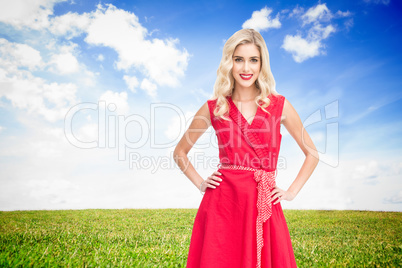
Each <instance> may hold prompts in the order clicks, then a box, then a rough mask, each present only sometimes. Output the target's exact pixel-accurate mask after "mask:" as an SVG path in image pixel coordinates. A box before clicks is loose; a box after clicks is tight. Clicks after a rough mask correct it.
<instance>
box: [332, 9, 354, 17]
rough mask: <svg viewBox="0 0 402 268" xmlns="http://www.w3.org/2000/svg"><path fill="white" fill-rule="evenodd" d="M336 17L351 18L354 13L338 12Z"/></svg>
mask: <svg viewBox="0 0 402 268" xmlns="http://www.w3.org/2000/svg"><path fill="white" fill-rule="evenodd" d="M335 16H336V17H349V16H352V12H350V11H349V10H348V11H340V10H338V11H337V12H336V13H335Z"/></svg>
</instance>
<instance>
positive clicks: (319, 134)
mask: <svg viewBox="0 0 402 268" xmlns="http://www.w3.org/2000/svg"><path fill="white" fill-rule="evenodd" d="M0 10H1V11H0V159H1V162H0V210H19V209H21V210H25V209H80V208H166V207H179V208H180V207H183V208H184V207H192V208H197V207H198V205H199V202H200V201H201V199H202V196H201V195H200V194H199V192H198V190H197V188H196V187H195V186H194V185H193V184H192V183H191V182H190V181H189V180H188V179H187V178H186V177H185V176H184V175H183V174H182V173H181V172H180V170H179V169H178V168H177V167H176V166H175V164H174V162H173V160H172V158H171V154H172V151H173V149H174V146H175V144H177V142H178V140H179V139H180V137H181V135H182V134H183V133H184V131H185V129H186V128H187V127H188V125H189V123H190V122H191V118H192V116H193V115H194V114H195V113H196V111H197V110H198V109H199V108H200V107H201V105H202V104H203V103H205V101H206V100H207V99H208V98H209V97H210V96H211V94H212V89H213V85H214V82H215V78H216V70H217V68H218V65H219V62H220V59H221V56H222V47H223V45H224V43H225V41H226V40H227V39H228V38H229V37H230V36H231V35H232V34H233V33H234V32H236V31H237V30H239V29H241V28H242V27H252V28H255V29H257V30H258V31H259V32H260V33H261V34H262V36H263V37H264V39H265V41H266V43H267V46H268V50H269V53H270V62H271V69H272V72H273V74H274V77H275V80H276V87H277V91H278V92H279V93H280V94H282V95H284V96H285V97H286V98H287V99H288V100H289V101H290V102H291V103H292V105H293V106H294V107H295V108H296V110H297V111H298V113H299V115H300V117H301V119H302V121H303V122H304V124H305V127H306V129H307V131H308V132H309V133H310V135H311V137H312V139H313V141H314V142H315V144H316V146H317V149H318V150H319V151H320V152H321V157H320V159H321V161H320V163H319V165H318V167H317V169H316V171H315V172H314V174H313V175H312V177H311V178H310V180H309V181H308V182H307V184H306V185H305V187H304V188H303V189H302V191H301V192H300V194H299V195H298V196H297V198H296V199H295V200H294V201H292V202H286V201H284V202H282V203H283V206H284V208H291V209H362V210H393V211H402V180H401V179H402V157H401V153H400V152H401V151H402V150H401V149H402V142H401V139H400V137H401V134H402V133H401V132H402V121H401V119H400V118H401V109H400V107H401V104H402V91H401V89H400V87H401V85H402V79H401V76H400V74H401V73H402V72H401V71H402V68H401V66H402V64H401V60H402V53H400V49H399V44H400V43H401V41H402V37H401V35H400V29H401V28H402V21H401V20H400V19H398V18H399V17H400V16H401V15H402V4H401V3H400V1H395V0H358V1H328V2H325V1H252V2H251V3H250V2H249V1H194V2H192V1H105V2H98V1H79V0H74V1H57V0H41V1H36V3H30V2H25V1H22V0H20V1H13V2H12V3H10V2H9V1H0ZM102 105H103V106H102ZM107 105H109V106H107ZM113 105H114V107H113ZM77 107H80V108H81V109H78V108H77ZM102 107H108V108H106V110H105V108H102ZM113 108H116V109H113ZM74 109H77V110H74ZM72 111H76V113H73V112H72ZM102 115H103V116H102ZM281 132H282V134H283V140H282V147H281V162H280V163H281V166H280V167H278V169H279V175H278V180H277V181H278V185H279V186H280V187H282V188H287V187H288V186H289V185H290V184H291V182H292V181H293V179H294V178H295V176H296V175H297V172H298V170H299V168H300V167H301V164H302V161H303V154H302V152H301V150H300V148H298V146H297V144H296V143H295V142H294V140H293V139H292V138H291V137H290V135H289V134H288V133H287V131H286V129H285V128H284V127H282V129H281ZM214 145H216V140H214V133H213V130H212V129H211V128H210V129H209V130H208V131H207V132H206V133H205V134H204V135H203V136H202V138H201V139H200V141H199V142H197V144H196V145H195V147H194V148H193V149H192V150H191V152H190V154H189V156H190V157H191V159H192V163H193V165H195V166H196V169H197V171H199V173H200V174H201V175H202V176H203V177H204V178H206V177H207V176H208V175H209V174H211V173H212V172H213V170H214V168H215V167H216V163H215V162H216V160H217V153H218V151H217V148H216V146H214Z"/></svg>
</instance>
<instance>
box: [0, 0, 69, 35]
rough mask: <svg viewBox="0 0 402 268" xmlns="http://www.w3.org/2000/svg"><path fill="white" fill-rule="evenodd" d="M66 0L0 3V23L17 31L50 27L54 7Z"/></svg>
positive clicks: (20, 0)
mask: <svg viewBox="0 0 402 268" xmlns="http://www.w3.org/2000/svg"><path fill="white" fill-rule="evenodd" d="M63 1H66V0H36V1H25V0H14V1H0V22H4V23H7V24H10V25H12V26H14V27H16V28H17V29H20V28H23V27H28V28H31V29H36V30H40V29H43V28H45V27H48V26H49V24H50V23H49V18H48V17H49V15H52V14H53V6H54V5H55V4H56V3H58V2H63Z"/></svg>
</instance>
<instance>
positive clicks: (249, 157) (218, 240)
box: [187, 95, 297, 268]
mask: <svg viewBox="0 0 402 268" xmlns="http://www.w3.org/2000/svg"><path fill="white" fill-rule="evenodd" d="M268 97H269V98H270V100H271V103H270V105H269V106H268V107H267V108H265V109H266V110H267V111H268V112H269V114H268V113H266V112H265V111H263V110H262V109H261V108H260V107H258V109H257V113H256V115H255V117H254V119H253V122H252V123H251V124H249V123H248V122H247V120H246V119H245V118H244V117H243V115H242V114H241V113H240V111H239V110H238V108H237V107H236V105H235V104H234V102H233V100H232V98H231V96H228V97H227V100H228V102H229V114H228V117H229V119H230V121H226V120H224V119H220V118H216V117H215V116H214V114H213V111H214V109H215V107H216V100H208V107H209V112H210V116H211V123H212V127H213V128H214V129H215V133H216V135H217V139H218V144H219V159H220V164H219V165H218V171H219V172H220V173H222V175H221V176H219V177H220V178H221V179H222V181H221V182H220V185H219V186H217V187H216V188H215V189H213V188H207V190H206V192H205V194H204V196H203V199H202V201H201V203H200V207H199V209H198V211H197V214H196V217H195V220H194V226H193V231H192V235H191V241H190V248H189V253H188V258H187V268H215V267H216V268H254V267H257V268H258V267H262V268H268V267H275V268H288V267H297V266H296V261H295V257H294V253H293V248H292V243H291V240H290V235H289V230H288V227H287V224H286V220H285V217H284V215H283V211H282V207H281V204H280V203H278V204H276V205H273V204H272V203H271V202H272V200H270V197H269V192H270V191H271V190H272V187H273V186H274V185H275V174H276V167H277V161H278V156H279V149H280V143H281V139H282V136H281V134H280V119H281V115H282V109H283V104H284V101H285V98H284V97H283V96H282V95H269V96H268Z"/></svg>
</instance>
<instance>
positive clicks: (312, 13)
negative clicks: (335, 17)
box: [301, 4, 332, 25]
mask: <svg viewBox="0 0 402 268" xmlns="http://www.w3.org/2000/svg"><path fill="white" fill-rule="evenodd" d="M301 18H302V20H303V25H305V24H308V23H312V22H316V21H329V20H330V19H331V18H332V14H331V11H330V10H329V9H328V7H327V5H326V4H318V5H316V6H314V7H311V8H309V9H308V10H307V11H306V13H304V14H303V15H302V16H301Z"/></svg>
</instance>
